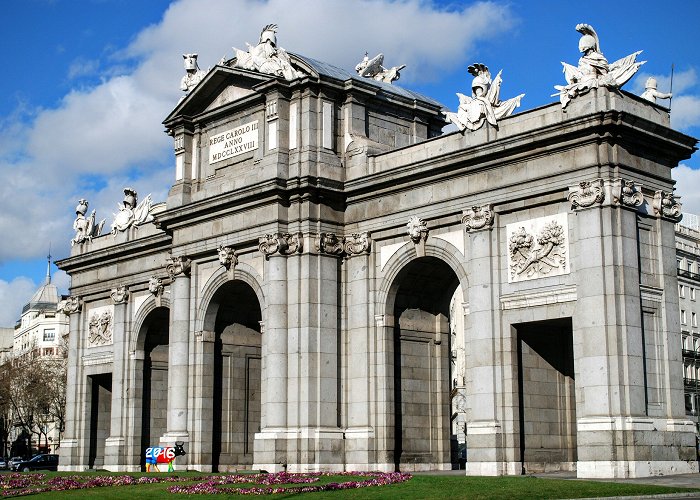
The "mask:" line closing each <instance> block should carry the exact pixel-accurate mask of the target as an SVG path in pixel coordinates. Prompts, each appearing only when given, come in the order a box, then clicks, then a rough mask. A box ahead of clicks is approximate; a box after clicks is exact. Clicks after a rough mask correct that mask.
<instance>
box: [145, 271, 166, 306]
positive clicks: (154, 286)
mask: <svg viewBox="0 0 700 500" xmlns="http://www.w3.org/2000/svg"><path fill="white" fill-rule="evenodd" d="M148 291H149V292H151V293H152V294H153V296H154V297H155V299H156V307H160V298H161V297H162V296H163V280H161V279H160V278H159V277H157V276H151V278H150V279H149V280H148Z"/></svg>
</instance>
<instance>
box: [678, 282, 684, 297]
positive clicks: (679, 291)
mask: <svg viewBox="0 0 700 500" xmlns="http://www.w3.org/2000/svg"><path fill="white" fill-rule="evenodd" d="M678 296H679V297H680V298H685V286H683V285H678Z"/></svg>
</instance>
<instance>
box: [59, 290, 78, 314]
mask: <svg viewBox="0 0 700 500" xmlns="http://www.w3.org/2000/svg"><path fill="white" fill-rule="evenodd" d="M82 308H83V303H82V301H81V300H80V297H75V296H73V295H71V296H70V297H68V298H67V299H65V300H64V301H62V302H61V303H60V304H59V306H58V311H59V312H62V313H63V314H67V315H71V314H74V313H77V312H80V310H81V309H82Z"/></svg>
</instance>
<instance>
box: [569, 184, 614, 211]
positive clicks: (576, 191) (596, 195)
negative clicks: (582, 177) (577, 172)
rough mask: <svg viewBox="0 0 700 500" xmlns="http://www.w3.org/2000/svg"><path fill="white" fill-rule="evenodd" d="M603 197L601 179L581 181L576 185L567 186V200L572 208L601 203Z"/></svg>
mask: <svg viewBox="0 0 700 500" xmlns="http://www.w3.org/2000/svg"><path fill="white" fill-rule="evenodd" d="M604 199H605V191H604V190H603V179H595V180H594V181H581V182H579V183H578V185H577V186H576V187H570V188H569V201H570V202H571V208H573V209H574V210H576V209H579V208H588V207H592V206H593V205H595V204H596V203H602V202H603V200H604Z"/></svg>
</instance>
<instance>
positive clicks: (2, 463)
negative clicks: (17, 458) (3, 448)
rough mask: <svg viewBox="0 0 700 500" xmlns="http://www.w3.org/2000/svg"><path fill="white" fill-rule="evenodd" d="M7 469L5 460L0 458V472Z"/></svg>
mask: <svg viewBox="0 0 700 500" xmlns="http://www.w3.org/2000/svg"><path fill="white" fill-rule="evenodd" d="M7 468H8V467H7V459H6V458H5V457H0V470H5V469H7Z"/></svg>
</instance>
